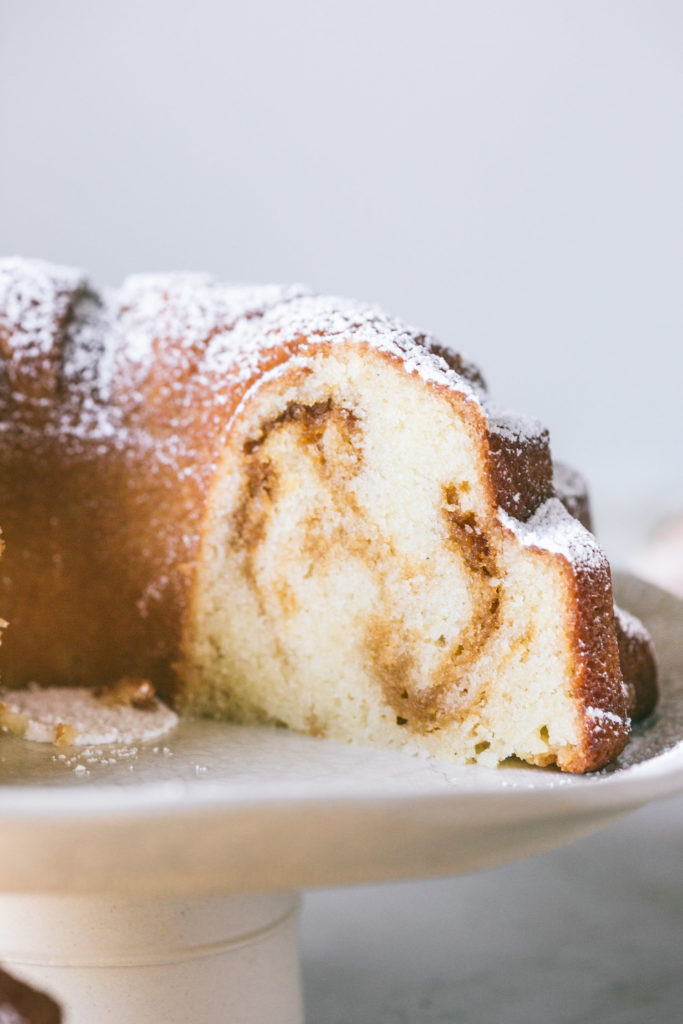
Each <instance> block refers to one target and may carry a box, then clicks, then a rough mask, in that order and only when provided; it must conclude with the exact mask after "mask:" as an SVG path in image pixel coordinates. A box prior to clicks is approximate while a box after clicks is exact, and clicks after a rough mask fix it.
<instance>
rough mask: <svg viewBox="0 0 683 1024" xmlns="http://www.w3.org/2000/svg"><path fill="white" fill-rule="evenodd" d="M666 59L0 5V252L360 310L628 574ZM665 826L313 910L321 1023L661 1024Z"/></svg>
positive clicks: (579, 12)
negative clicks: (582, 504)
mask: <svg viewBox="0 0 683 1024" xmlns="http://www.w3.org/2000/svg"><path fill="white" fill-rule="evenodd" d="M682 57H683V5H681V4H679V3H677V2H673V0H672V2H670V3H669V2H661V0H660V2H657V0H649V2H648V0H642V2H628V0H623V2H622V0H614V2H604V0H574V2H553V0H537V2H532V0H530V2H525V3H521V2H513V0H500V2H490V0H476V2H475V0H471V2H468V3H462V2H448V0H443V2H436V0H421V2H411V3H408V2H400V0H375V2H373V0H345V2H343V3H342V2H340V3H329V2H326V0H289V2H287V3H278V2H277V0H260V2H259V0H252V2H248V0H242V2H240V3H221V2H219V0H194V2H187V3H182V4H180V3H173V2H171V0H165V2H162V0H136V2H131V0H117V2H76V0H57V2H54V0H45V2H31V0H0V143H1V146H2V150H1V156H0V251H3V252H5V253H13V252H19V253H22V254H24V255H38V256H43V257H46V258H48V259H52V260H55V261H61V262H66V263H73V264H77V265H83V266H86V267H87V268H89V270H90V272H91V274H92V275H93V277H94V278H95V279H96V280H97V281H99V282H101V283H116V282H117V281H118V280H120V279H121V277H122V276H123V275H124V274H126V273H128V272H131V271H138V270H152V269H182V268H191V269H206V270H211V271H213V272H215V273H216V274H217V275H220V276H223V277H226V278H229V279H232V280H236V281H247V280H248V281H265V280H303V281H306V282H308V283H310V284H311V285H313V286H314V287H316V288H318V289H320V290H324V291H330V292H337V293H341V294H349V295H353V296H356V297H358V298H363V299H369V300H374V301H377V302H379V303H381V304H382V305H384V306H385V307H387V308H388V309H389V310H391V311H392V312H396V313H399V314H401V315H403V316H404V317H406V318H407V319H409V320H411V321H413V322H415V323H417V324H419V325H420V326H423V327H425V328H428V329H431V330H433V331H435V332H436V333H437V334H439V335H440V336H441V337H442V338H443V339H444V340H447V341H449V342H451V343H452V344H454V345H455V347H457V348H459V349H460V350H462V351H464V352H466V353H467V354H469V355H470V356H471V357H473V358H474V359H475V360H476V361H478V362H480V363H481V365H482V366H483V367H484V369H485V371H486V375H487V377H488V379H489V382H490V384H491V385H492V387H493V389H494V391H495V392H496V393H497V394H498V396H499V397H500V398H501V399H503V400H505V401H506V402H508V403H509V404H511V405H515V406H517V407H519V408H520V409H523V410H525V411H528V412H534V413H536V414H537V415H538V416H540V417H541V418H542V419H543V420H544V421H545V422H546V423H547V424H548V425H549V426H550V427H551V431H552V435H553V438H554V448H555V451H556V452H557V453H558V454H560V455H562V456H563V457H565V458H568V459H570V460H572V461H574V462H575V463H576V464H578V465H580V466H582V467H583V468H584V470H585V471H586V473H587V475H588V477H589V480H590V482H591V484H592V489H593V494H594V499H595V507H596V513H597V520H598V525H599V526H600V527H601V531H602V536H603V539H604V541H605V544H606V547H607V549H608V551H609V552H610V553H611V554H614V555H616V556H617V558H619V559H622V558H624V557H626V556H627V555H628V553H629V551H630V550H631V549H632V548H633V546H634V545H635V544H637V543H638V541H639V539H640V538H641V537H642V536H643V535H644V532H645V531H646V530H647V528H648V526H649V525H650V524H651V523H652V522H654V521H655V520H656V519H657V518H658V517H659V516H660V515H664V514H665V513H666V512H668V511H671V510H673V509H675V508H676V506H677V504H679V503H681V504H683V473H682V466H681V454H680V447H681V435H682V430H681V428H682V425H683V418H682V416H681V403H680V388H681V379H682V378H683V357H682V355H681V341H680V339H681V278H682V271H683V245H682V239H683V199H682V195H683V189H682V185H681V183H682V182H683V135H682V132H681V107H682V105H681V100H682V98H683V88H682V86H683V60H682ZM681 811H683V804H682V803H681V801H669V802H668V803H665V804H662V805H661V806H659V807H655V808H652V809H650V810H647V811H643V812H639V813H638V814H636V815H635V816H633V817H632V818H630V819H628V821H626V822H624V823H623V824H621V825H617V826H615V827H613V828H611V829H609V830H608V831H607V832H605V833H604V834H603V835H601V836H597V837H595V838H593V839H590V840H586V841H584V842H582V843H579V844H576V845H574V846H573V847H571V848H569V849H568V850H565V851H559V852H557V853H552V854H547V855H545V856H544V857H542V858H537V859H535V860H533V861H527V862H524V863H522V864H518V865H513V866H511V867H508V868H503V869H500V870H498V871H494V872H490V873H489V874H487V875H481V876H475V877H473V878H470V879H456V880H452V881H444V882H430V883H412V884H410V885H404V886H387V887H381V888H374V887H373V888H368V889H359V890H350V891H345V892H336V893H324V894H317V895H313V896H311V897H309V900H308V903H307V909H306V913H305V915H304V931H303V936H304V952H305V982H306V990H307V994H308V1001H309V1016H310V1020H311V1022H312V1024H337V1022H339V1024H355V1022H358V1024H361V1022H362V1024H379V1022H380V1021H382V1022H385V1021H386V1022H387V1024H388V1022H397V1024H398V1022H418V1021H419V1022H430V1024H431V1022H444V1024H445V1022H454V1021H463V1022H468V1024H469V1022H472V1024H480V1022H486V1021H494V1022H497V1021H500V1020H506V1021H507V1022H509V1024H516V1022H518V1021H519V1022H520V1024H535V1022H537V1021H538V1022H539V1024H540V1022H541V1021H543V1022H545V1021H547V1020H553V1021H561V1022H564V1021H568V1022H569V1021H588V1020H594V1019H599V1020H601V1021H602V1022H603V1024H631V1022H633V1024H640V1022H641V1021H648V1022H655V1021H656V1022H658V1024H659V1022H661V1024H664V1022H666V1024H669V1022H670V1021H672V1020H674V1019H677V1017H676V1015H677V1013H678V1014H680V1006H681V1004H682V1003H683V987H682V985H683V982H681V980H680V977H679V974H680V960H681V956H680V946H681V932H682V931H683V905H682V902H681V874H680V849H681V840H682V839H683V836H682V835H681V829H680V820H681Z"/></svg>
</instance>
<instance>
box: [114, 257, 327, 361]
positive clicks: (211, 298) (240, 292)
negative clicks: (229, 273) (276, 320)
mask: <svg viewBox="0 0 683 1024" xmlns="http://www.w3.org/2000/svg"><path fill="white" fill-rule="evenodd" d="M306 291H307V289H306V288H305V287H304V286H302V285H278V284H271V285H255V286H243V287H241V286H240V287H238V286H231V285H224V284H219V283H217V282H215V281H213V280H212V279H211V277H209V276H208V275H206V274H191V273H178V274H137V275H135V276H133V277H129V278H127V280H126V281H124V283H123V286H122V287H121V288H120V289H119V291H118V293H116V296H115V298H114V297H112V298H113V299H114V301H115V302H116V304H117V305H118V315H117V317H116V319H115V321H114V323H113V325H112V326H113V330H114V332H115V333H116V335H117V336H118V339H119V341H120V342H121V345H122V346H123V349H124V352H125V358H126V359H127V360H129V361H131V362H133V363H138V364H141V365H143V366H145V365H147V364H148V363H149V361H150V360H151V359H152V357H153V355H154V342H155V341H159V342H164V341H166V342H169V341H173V342H174V343H175V344H176V345H179V346H181V347H183V348H193V347H195V346H198V345H202V346H203V345H205V344H206V343H208V341H209V340H210V339H211V338H213V337H214V336H216V335H220V334H221V333H223V332H226V331H230V330H231V329H232V328H233V327H234V326H235V324H237V323H238V321H240V320H242V319H243V318H249V317H252V316H261V315H262V314H263V313H264V312H265V311H266V310H267V309H269V308H270V307H272V306H273V305H275V304H277V303H282V302H287V301H288V300H290V299H292V298H294V297H295V296H298V295H302V294H305V292H306Z"/></svg>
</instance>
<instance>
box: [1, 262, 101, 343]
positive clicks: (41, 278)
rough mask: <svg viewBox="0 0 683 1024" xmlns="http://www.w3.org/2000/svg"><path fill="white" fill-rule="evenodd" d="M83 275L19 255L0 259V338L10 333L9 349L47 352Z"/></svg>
mask: <svg viewBox="0 0 683 1024" xmlns="http://www.w3.org/2000/svg"><path fill="white" fill-rule="evenodd" d="M85 284H86V282H85V277H84V275H83V273H82V272H81V271H80V270H76V269H75V268H72V267H58V266H53V265H52V264H51V263H46V262H44V261H43V260H27V259H22V258H21V257H19V256H14V257H10V258H8V259H3V260H0V337H2V335H3V333H5V334H6V335H7V336H8V337H9V336H10V335H11V336H12V349H28V350H29V351H30V352H31V353H34V354H36V355H45V354H47V353H49V352H50V351H51V349H52V347H53V345H54V344H55V335H56V333H57V330H58V327H59V325H60V323H61V322H62V321H63V319H64V317H65V316H66V313H67V311H68V308H69V304H70V302H71V300H72V298H73V294H74V292H76V291H78V290H79V289H81V288H84V287H85Z"/></svg>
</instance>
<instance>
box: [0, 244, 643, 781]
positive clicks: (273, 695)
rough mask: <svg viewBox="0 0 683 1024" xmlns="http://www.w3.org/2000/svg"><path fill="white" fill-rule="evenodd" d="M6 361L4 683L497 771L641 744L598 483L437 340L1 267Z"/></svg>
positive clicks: (304, 303)
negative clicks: (108, 693) (565, 466)
mask: <svg viewBox="0 0 683 1024" xmlns="http://www.w3.org/2000/svg"><path fill="white" fill-rule="evenodd" d="M0 359H1V362H0V406H1V409H2V412H1V416H0V425H1V430H0V467H1V471H0V488H1V490H2V493H1V498H0V522H1V523H2V527H3V530H4V534H5V540H6V545H7V550H6V552H5V555H4V556H3V560H2V563H0V569H1V580H0V583H1V589H0V602H1V608H2V614H3V615H4V616H5V617H6V618H7V619H8V620H9V621H10V628H9V629H8V630H7V633H6V640H5V644H4V646H3V648H2V663H1V668H2V676H3V683H4V684H5V685H7V686H11V687H17V686H23V685H25V684H27V683H28V682H29V681H32V682H37V683H39V684H41V685H87V686H92V685H101V684H104V683H107V682H108V681H110V680H114V679H118V678H120V677H122V676H137V677H142V678H146V679H150V680H152V682H153V683H154V685H155V686H156V687H157V689H158V691H159V692H160V693H161V694H162V695H165V696H167V697H169V698H171V699H172V700H173V701H174V703H175V706H176V707H177V708H178V709H180V711H181V712H183V713H185V714H192V715H211V716H220V717H223V716H225V717H229V718H232V719H236V720H244V721H268V722H277V723H284V724H286V725H288V726H290V727H292V728H294V729H299V730H303V731H305V732H308V733H311V734H313V735H318V736H328V737H332V738H335V739H338V740H346V741H355V742H359V743H364V744H382V745H388V746H396V747H400V748H403V749H406V750H409V751H412V752H419V753H427V754H431V755H434V756H437V757H439V758H446V759H449V760H457V761H462V762H479V763H483V764H486V765H494V764H497V763H499V762H500V761H502V760H503V759H505V758H507V757H509V756H512V755H516V756H517V757H519V758H522V759H524V760H526V761H528V762H531V763H533V764H537V765H548V764H557V765H559V767H560V768H562V769H564V770H567V771H572V772H583V771H586V770H591V769H595V768H598V767H600V766H602V765H604V764H606V763H607V762H608V761H610V760H611V759H612V758H614V757H615V756H616V755H617V754H618V753H619V752H620V751H621V749H622V748H623V746H624V744H625V743H626V740H627V736H628V732H629V726H630V722H629V708H630V709H631V710H633V709H635V708H636V703H637V702H636V700H635V696H634V693H635V690H634V688H633V687H632V688H631V689H630V690H629V688H628V687H627V686H625V685H624V681H623V678H622V672H621V669H620V661H619V649H618V640H617V632H616V627H615V620H614V608H613V599H612V590H611V582H610V571H609V566H608V564H607V561H606V559H605V556H604V555H603V554H602V552H601V550H600V548H599V547H598V545H597V542H596V541H595V539H594V537H593V535H592V534H591V533H590V532H589V531H588V530H587V529H586V528H585V526H583V525H582V524H581V523H580V522H579V520H578V519H577V518H576V515H583V516H584V518H585V514H587V512H586V510H587V506H586V504H585V500H584V499H582V498H580V492H581V485H580V482H579V483H577V479H576V478H574V477H572V475H571V474H568V473H567V472H566V471H562V470H558V469H557V468H555V467H553V463H552V459H551V455H550V448H549V443H548V434H547V431H545V430H544V429H543V428H542V427H541V426H540V425H539V424H538V423H537V422H536V421H534V420H530V419H527V418H521V417H519V416H516V415H514V414H511V413H509V412H507V411H505V410H504V409H501V408H499V407H497V406H495V405H494V404H493V403H492V402H491V401H490V399H489V398H488V396H487V393H486V388H485V384H484V381H483V378H482V376H481V374H480V373H479V371H478V370H477V369H476V368H475V367H474V366H472V365H471V364H469V363H468V362H466V361H465V360H464V359H462V358H461V357H460V356H458V355H456V354H454V353H453V352H451V351H450V350H449V349H447V348H444V347H442V346H440V345H439V344H438V343H437V342H436V341H434V340H433V339H432V338H430V337H429V336H427V335H425V334H422V333H418V332H416V331H414V330H412V329H410V328H407V327H406V326H405V325H403V324H402V323H400V322H399V321H397V320H394V319H391V318H389V317H387V316H385V315H384V314H382V313H381V312H378V311H377V310H375V309H372V308H368V307H364V306H361V305H358V304H356V303H352V302H348V301H344V300H338V299H329V298H322V297H319V296H315V295H311V294H309V293H308V292H307V291H306V290H305V289H303V288H299V287H284V288H283V287H279V286H268V287H262V288H235V287H228V286H225V285H222V284H218V283H215V282H214V281H213V280H211V279H210V278H208V277H206V276H201V275H164V276H151V275H150V276H138V277H134V278H131V279H129V280H128V281H127V282H126V283H125V284H124V285H123V287H122V288H120V289H119V290H117V291H112V292H107V293H105V294H98V293H97V292H95V291H94V290H93V289H92V288H91V286H90V285H89V284H88V282H87V281H86V279H85V278H84V277H83V276H82V275H81V273H80V272H78V271H74V270H70V269H65V268H58V267H53V266H50V265H48V264H45V263H42V262H38V261H25V260H19V259H11V260H6V261H4V262H2V263H0ZM565 506H566V507H565ZM633 634H634V630H633V629H631V631H630V635H633ZM634 643H637V641H635V640H634ZM629 701H630V704H629Z"/></svg>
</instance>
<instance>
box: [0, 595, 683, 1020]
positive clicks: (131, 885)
mask: <svg viewBox="0 0 683 1024" xmlns="http://www.w3.org/2000/svg"><path fill="white" fill-rule="evenodd" d="M617 598H618V600H619V602H620V603H621V604H623V605H625V606H626V607H628V608H630V609H631V610H633V611H634V612H635V613H636V614H638V615H640V616H641V617H642V618H643V619H644V621H645V622H646V623H647V624H648V625H649V627H650V628H651V630H652V632H653V634H654V636H655V641H656V644H657V648H658V655H659V660H660V664H661V668H662V676H663V683H662V689H663V697H662V701H661V703H660V707H659V709H658V711H657V713H656V714H655V715H654V716H652V718H651V719H650V720H648V722H646V723H644V724H643V725H641V726H638V727H636V729H635V733H634V736H633V738H632V740H631V741H630V743H629V746H628V747H627V750H626V751H625V753H624V754H623V755H622V757H621V758H620V759H619V760H618V761H617V763H616V764H615V765H613V766H611V767H610V769H609V770H606V771H604V772H600V773H596V774H593V775H590V776H580V777H574V776H566V775H562V774H560V773H557V772H554V771H547V770H540V769H533V768H528V767H524V766H521V765H517V764H515V765H512V764H511V765H509V766H504V767H502V768H500V769H498V770H496V771H489V770H486V769H481V768H477V767H467V768H462V767H453V766H450V765H444V764H441V763H438V762H435V761H428V760H422V759H416V758H410V757H406V756H404V755H401V754H397V753H393V752H391V751H376V750H361V749H358V748H351V747H347V746H344V745H340V744H335V743H331V742H328V741H325V740H315V739H311V738H309V737H304V736H297V735H295V734H293V733H289V732H287V731H285V730H275V729H257V728H254V729H252V728H244V727H237V726H232V725H229V724H225V723H216V722H183V723H181V725H180V726H179V728H178V730H177V732H175V733H174V734H173V735H172V736H171V737H169V738H168V740H167V742H166V745H163V744H159V745H149V746H145V747H140V749H138V750H136V751H133V750H129V749H126V748H118V749H114V748H105V749H103V750H101V751H97V750H89V751H80V752H78V753H75V752H74V753H73V754H71V753H70V754H69V755H68V756H67V757H65V758H63V759H60V758H59V757H58V756H56V755H55V751H54V750H53V749H50V748H46V747H41V746H39V745H37V744H29V743H25V742H23V741H20V740H15V739H12V738H9V737H6V738H1V742H0V780H1V782H0V889H1V890H2V895H0V960H2V961H3V962H4V963H5V964H6V965H7V967H8V969H9V970H10V971H11V972H12V973H13V974H15V975H16V976H17V977H19V978H21V979H22V980H26V981H27V982H28V983H29V984H32V985H33V987H35V988H39V989H41V990H43V991H46V992H47V993H48V994H50V995H51V996H52V997H53V998H55V999H57V1000H58V1001H59V1002H60V1003H61V1004H62V1006H63V1007H64V1020H65V1022H66V1024H93V1021H97V1024H114V1021H115V1022H116V1024H121V1022H122V1021H136V1024H160V1022H161V1021H163V1022H164V1024H181V1022H182V1024H187V1021H192V1022H193V1024H220V1022H230V1024H274V1022H276V1024H290V1022H291V1024H299V1022H301V1021H302V1019H303V1011H302V1005H301V994H300V980H299V963H298V947H297V936H296V913H297V906H298V896H297V892H298V891H299V890H301V889H305V888H309V887H313V886H321V885H325V886H330V885H350V884H358V883H362V882H376V881H381V880H385V879H386V880H390V879H392V880H397V879H401V878H421V877H427V876H436V875H448V874H458V873H465V872H472V871H476V870H480V869H483V868H489V867H494V866H495V865H498V864H503V863H505V862H506V861H510V860H514V859H516V858H519V857H523V856H526V855H530V854H535V853H540V852H542V851H544V850H548V849H551V848H552V847H555V846H559V845H562V844H563V843H567V842H569V841H571V840H572V839H577V838H580V837H582V836H585V835H588V834H589V833H590V832H592V831H595V830H596V829H598V828H601V827H603V826H605V825H607V824H609V823H610V822H611V821H614V820H616V819H617V818H619V817H621V816H622V815H624V814H626V813H628V812H629V811H632V810H635V809H636V808H638V807H641V806H643V805H644V804H646V803H648V802H649V801H651V800H654V799H658V798H661V797H665V796H667V795H670V794H674V793H677V792H680V791H681V790H683V630H682V629H681V627H682V626H683V604H681V602H679V601H677V600H676V599H675V598H672V597H671V596H669V595H667V594H665V593H663V592H662V591H659V590H656V589H655V588H653V587H649V586H646V585H645V584H642V583H641V582H640V581H637V580H635V579H633V578H632V577H624V578H621V579H620V580H619V581H618V588H617Z"/></svg>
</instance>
